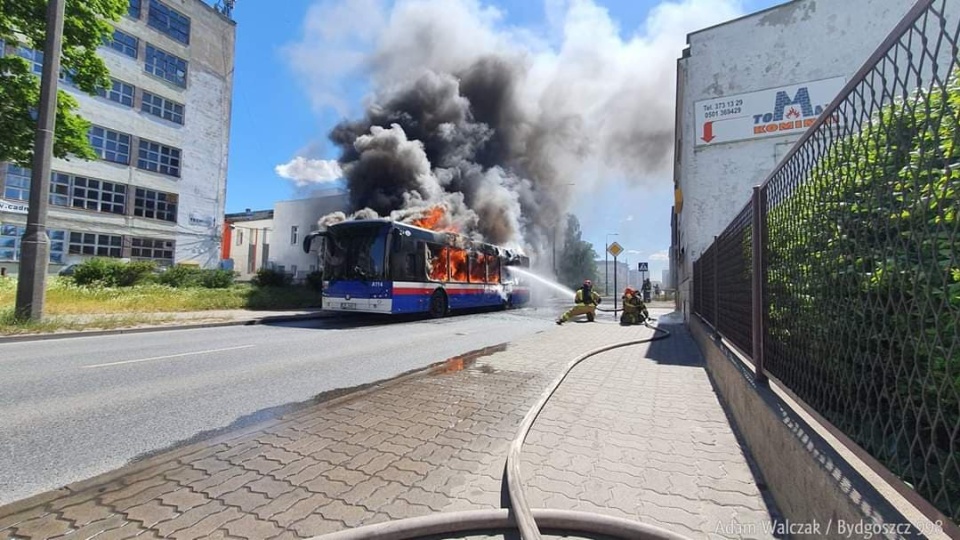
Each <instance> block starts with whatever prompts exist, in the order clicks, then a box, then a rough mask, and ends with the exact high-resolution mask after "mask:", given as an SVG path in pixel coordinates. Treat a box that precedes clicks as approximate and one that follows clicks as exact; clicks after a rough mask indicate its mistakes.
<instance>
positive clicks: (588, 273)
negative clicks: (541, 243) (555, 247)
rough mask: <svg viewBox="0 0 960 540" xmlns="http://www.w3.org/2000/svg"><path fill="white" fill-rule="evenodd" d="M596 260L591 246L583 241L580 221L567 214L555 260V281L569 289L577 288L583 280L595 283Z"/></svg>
mask: <svg viewBox="0 0 960 540" xmlns="http://www.w3.org/2000/svg"><path fill="white" fill-rule="evenodd" d="M596 260H597V252H596V251H594V250H593V244H591V243H590V242H587V241H585V240H583V237H582V232H581V230H580V220H578V219H577V217H576V216H574V215H573V214H567V229H566V233H565V234H564V239H563V247H562V249H561V250H560V253H559V254H558V259H557V273H558V274H559V275H558V276H557V280H558V281H559V282H560V283H562V284H564V285H566V286H568V287H570V288H571V289H575V288H577V287H579V286H580V284H581V283H582V282H583V280H585V279H590V280H594V281H596V279H597V262H596Z"/></svg>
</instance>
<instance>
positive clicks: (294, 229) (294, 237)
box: [290, 225, 300, 245]
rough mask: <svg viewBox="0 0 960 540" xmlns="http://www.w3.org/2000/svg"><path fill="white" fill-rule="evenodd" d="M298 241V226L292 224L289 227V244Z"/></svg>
mask: <svg viewBox="0 0 960 540" xmlns="http://www.w3.org/2000/svg"><path fill="white" fill-rule="evenodd" d="M299 243H300V227H299V226H297V225H293V226H291V227H290V244H291V245H296V244H299Z"/></svg>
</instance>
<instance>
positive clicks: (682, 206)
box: [664, 0, 912, 314]
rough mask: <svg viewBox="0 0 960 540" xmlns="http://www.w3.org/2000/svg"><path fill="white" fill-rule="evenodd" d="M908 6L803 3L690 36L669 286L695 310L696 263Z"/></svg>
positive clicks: (683, 62)
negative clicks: (692, 291)
mask: <svg viewBox="0 0 960 540" xmlns="http://www.w3.org/2000/svg"><path fill="white" fill-rule="evenodd" d="M911 4H912V2H904V1H903V0H843V1H833V2H826V1H822V0H794V1H791V2H787V3H785V4H783V5H780V6H777V7H774V8H770V9H768V10H765V11H761V12H759V13H755V14H753V15H749V16H746V17H743V18H740V19H737V20H734V21H730V22H727V23H724V24H721V25H718V26H715V27H712V28H708V29H705V30H701V31H698V32H695V33H693V34H690V35H689V36H688V39H687V41H688V44H689V47H688V48H687V49H686V50H685V51H684V54H683V57H682V58H680V60H678V62H677V115H676V141H675V148H676V150H675V152H676V154H675V163H674V182H675V187H676V192H677V196H676V204H675V206H674V209H673V210H674V215H673V216H672V234H671V235H672V244H673V245H672V246H671V261H670V263H671V269H670V276H669V279H666V278H665V279H664V282H665V283H666V284H668V286H671V287H672V286H673V285H674V284H675V285H676V286H677V288H678V292H679V294H678V299H677V303H678V308H679V309H682V310H683V311H684V312H685V313H687V314H689V312H690V309H691V307H692V297H691V296H690V295H691V286H692V273H693V262H694V261H695V260H697V258H699V257H700V255H701V254H702V253H703V252H704V251H705V250H706V249H707V248H708V247H709V246H710V244H711V243H712V242H713V239H714V237H715V236H716V235H719V234H720V233H721V232H722V231H723V230H724V229H725V228H726V226H727V225H728V223H729V222H730V221H731V220H732V219H733V218H734V217H736V215H737V213H738V212H739V211H740V210H741V209H742V208H743V207H744V206H745V205H746V204H747V203H748V201H749V199H750V196H751V192H752V189H753V186H756V185H759V184H760V183H761V182H763V180H764V179H765V178H766V176H767V175H768V174H770V173H771V172H772V171H773V169H774V167H775V166H776V165H777V163H778V162H779V161H780V160H781V159H782V158H783V157H784V156H785V155H786V153H787V152H788V151H789V150H790V148H791V146H792V145H793V144H794V143H795V142H797V140H799V138H800V136H801V135H802V134H803V133H804V131H805V130H806V128H807V127H809V126H810V125H811V124H812V123H813V122H814V121H815V120H816V118H817V117H818V116H819V115H820V113H821V112H822V110H823V109H824V108H825V107H826V106H827V105H829V103H830V102H831V101H832V100H833V99H834V98H835V97H836V96H837V94H838V93H839V92H840V90H842V88H843V87H844V85H845V84H846V83H847V82H848V81H849V80H850V78H851V77H852V76H853V74H854V73H855V72H856V71H857V70H858V69H859V68H860V67H861V66H862V65H863V64H864V63H865V62H866V61H867V59H868V58H869V57H870V55H871V54H872V53H873V52H874V50H875V49H876V48H877V46H879V45H880V43H881V42H882V41H883V40H884V38H886V36H887V35H888V34H889V33H890V32H891V31H892V30H893V28H894V27H895V26H896V24H897V23H898V22H899V21H900V19H901V18H902V17H903V15H904V14H906V12H907V10H908V9H909V8H910V6H911Z"/></svg>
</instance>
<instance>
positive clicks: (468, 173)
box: [296, 0, 737, 253]
mask: <svg viewBox="0 0 960 540" xmlns="http://www.w3.org/2000/svg"><path fill="white" fill-rule="evenodd" d="M372 4H376V1H375V0H323V2H321V6H326V8H323V9H320V10H318V11H317V12H316V13H315V14H314V15H315V17H313V18H312V19H311V21H310V22H309V24H308V25H307V28H308V30H310V32H309V34H310V36H311V37H310V38H309V39H305V40H304V43H303V44H302V46H300V47H298V49H297V55H296V58H297V60H298V65H300V66H302V67H301V70H302V71H303V72H304V73H305V74H307V75H308V80H309V81H310V82H311V85H312V86H313V87H315V90H314V96H315V99H316V100H317V103H318V104H321V105H329V104H331V103H333V102H331V100H330V99H329V98H330V95H331V94H335V93H336V92H335V90H337V86H336V85H331V83H330V82H329V81H330V80H333V81H337V80H339V79H338V78H337V76H336V74H337V73H340V74H341V75H342V74H343V73H357V72H362V74H363V75H364V76H367V77H369V80H370V82H372V83H373V85H374V88H375V95H374V98H373V104H372V105H370V106H369V107H368V108H367V110H366V111H365V114H363V117H362V118H360V119H357V120H353V121H347V122H343V123H341V124H340V125H338V126H337V127H336V128H335V129H334V130H333V131H332V133H331V134H330V139H331V140H332V141H333V142H334V143H335V144H336V145H337V147H338V148H339V150H340V157H339V159H338V161H339V164H340V168H341V169H342V171H343V174H344V178H345V179H346V182H347V187H348V189H349V192H350V199H351V204H352V207H353V208H352V211H353V212H354V213H355V215H362V216H370V215H380V216H385V217H391V218H393V219H414V218H416V217H417V216H418V215H419V214H420V213H422V212H424V211H426V210H428V209H430V208H432V207H433V206H436V205H443V206H444V207H446V209H447V210H448V212H449V216H450V218H451V220H452V221H453V222H454V223H455V224H456V225H458V226H459V228H460V230H461V231H463V232H466V233H469V234H472V235H473V236H475V237H477V238H482V239H484V240H487V241H490V242H494V243H498V244H510V245H513V246H516V247H524V248H527V249H529V250H530V251H532V252H534V253H536V252H539V251H541V250H542V249H543V248H545V247H548V246H549V245H550V243H551V242H550V241H551V240H552V238H554V236H555V235H556V236H560V235H562V229H563V227H564V224H565V223H566V220H565V213H566V212H567V210H568V209H569V207H570V206H571V202H572V201H571V193H572V191H573V188H571V187H570V186H571V185H572V184H574V183H575V184H576V185H577V188H576V190H577V192H578V193H582V194H583V195H582V196H584V197H591V196H592V190H593V189H594V188H597V187H600V186H601V185H603V184H604V183H605V182H618V183H621V185H625V186H626V185H631V186H633V187H637V186H641V185H644V184H646V185H651V184H652V183H653V182H658V183H663V184H668V183H669V175H667V174H663V173H665V172H666V171H667V168H668V167H669V164H670V157H671V155H672V151H671V150H672V146H673V124H674V120H675V111H674V96H675V92H674V85H675V81H676V58H677V57H678V56H679V54H680V53H681V51H682V49H683V44H684V36H685V34H686V33H687V32H689V31H692V30H695V29H698V28H703V27H706V26H709V25H711V24H714V23H716V22H719V21H720V20H725V19H729V18H731V17H732V16H734V15H736V14H737V9H736V4H737V2H735V1H733V0H678V1H664V2H661V3H660V4H658V5H657V6H656V7H654V8H652V9H651V10H650V14H649V16H648V18H647V20H646V21H645V22H644V24H643V25H642V27H641V28H639V29H638V30H637V32H636V33H635V34H634V35H632V36H631V37H630V38H628V39H626V40H625V39H623V38H621V35H620V31H619V29H618V27H617V25H616V24H615V21H613V20H611V19H610V17H609V15H608V13H607V12H606V10H604V9H603V8H602V7H600V6H598V5H596V3H594V2H593V1H592V0H556V1H554V2H548V3H547V4H548V11H550V9H556V10H557V11H556V12H555V13H553V15H554V16H555V17H554V20H555V22H560V23H562V24H560V25H559V26H557V27H556V30H558V31H559V32H560V34H562V39H561V40H560V42H558V43H556V44H546V43H544V42H541V41H539V40H538V38H537V39H532V40H531V39H528V37H529V36H527V35H525V34H524V33H523V32H519V33H517V32H513V31H511V30H509V29H507V28H505V27H503V26H500V25H499V23H498V21H500V20H501V19H500V14H499V12H498V10H497V9H496V8H494V7H490V6H487V5H486V4H484V3H482V2H481V1H480V0H397V1H396V2H393V7H392V9H390V10H389V12H388V14H387V15H386V16H385V17H383V18H382V19H379V18H377V17H373V18H372V19H370V18H364V17H363V14H369V13H380V11H377V10H375V9H372V7H373V6H372ZM550 6H553V7H552V8H551V7H550ZM548 15H550V13H548ZM548 18H549V17H548ZM351 32H352V33H351ZM344 35H347V36H354V37H363V39H366V40H367V41H365V43H370V44H372V45H374V52H373V53H372V54H367V52H366V51H365V50H364V49H362V48H361V49H359V50H358V49H353V48H351V46H350V43H352V42H350V41H349V39H346V40H345V41H344V40H341V41H337V40H338V39H339V38H338V37H337V36H340V37H342V36H344ZM330 40H333V43H334V44H335V45H336V44H337V43H340V44H341V45H343V47H342V48H341V49H340V50H341V52H342V53H343V54H342V55H341V56H336V55H332V56H331V55H329V54H326V53H327V52H328V51H329V50H330V47H329V45H330V43H331V42H330ZM333 50H337V48H336V47H334V48H333ZM359 57H363V58H364V59H363V60H362V61H358V60H357V58H359ZM337 58H341V59H342V61H341V62H340V63H338V62H337V61H336V59H337ZM331 59H333V60H334V61H332V62H331V61H330V60H331ZM331 69H332V70H333V74H334V76H332V77H331V76H330V73H331ZM338 70H339V71H338ZM334 102H335V100H334ZM344 217H345V216H340V217H338V219H342V218H344ZM328 218H329V219H328ZM330 219H334V217H333V216H327V217H326V218H324V220H323V222H324V223H328V222H329V221H330Z"/></svg>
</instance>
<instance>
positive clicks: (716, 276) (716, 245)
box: [713, 236, 720, 339]
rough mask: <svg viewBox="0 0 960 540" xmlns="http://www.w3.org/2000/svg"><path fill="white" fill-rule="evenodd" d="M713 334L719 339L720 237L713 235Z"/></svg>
mask: <svg viewBox="0 0 960 540" xmlns="http://www.w3.org/2000/svg"><path fill="white" fill-rule="evenodd" d="M713 335H714V337H715V338H717V339H720V237H719V236H714V237H713Z"/></svg>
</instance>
